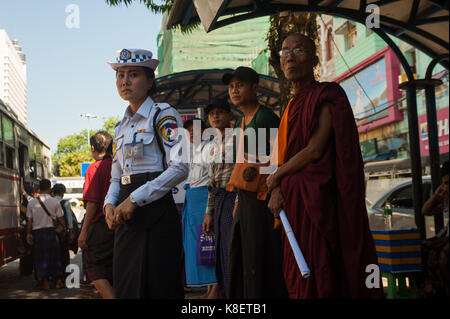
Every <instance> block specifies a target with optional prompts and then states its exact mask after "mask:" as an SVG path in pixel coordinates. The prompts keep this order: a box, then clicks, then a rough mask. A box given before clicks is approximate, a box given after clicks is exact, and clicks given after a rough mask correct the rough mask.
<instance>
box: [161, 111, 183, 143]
mask: <svg viewBox="0 0 450 319" xmlns="http://www.w3.org/2000/svg"><path fill="white" fill-rule="evenodd" d="M157 127H158V129H159V131H160V132H161V136H162V138H163V139H164V144H166V145H167V146H173V144H174V143H175V142H176V137H177V128H178V125H177V119H176V118H175V117H173V116H166V117H164V118H162V119H161V120H159V122H158V124H157Z"/></svg>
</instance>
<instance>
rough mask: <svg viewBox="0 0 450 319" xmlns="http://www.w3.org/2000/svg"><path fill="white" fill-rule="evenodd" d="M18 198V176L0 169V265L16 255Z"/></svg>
mask: <svg viewBox="0 0 450 319" xmlns="http://www.w3.org/2000/svg"><path fill="white" fill-rule="evenodd" d="M19 200H20V196H19V178H18V177H15V176H11V175H10V174H8V173H5V172H2V171H1V170H0V265H3V264H5V263H7V262H10V261H12V260H14V259H16V258H17V257H18V256H17V240H18V234H19V221H20V218H19V214H20V206H19V205H20V203H19Z"/></svg>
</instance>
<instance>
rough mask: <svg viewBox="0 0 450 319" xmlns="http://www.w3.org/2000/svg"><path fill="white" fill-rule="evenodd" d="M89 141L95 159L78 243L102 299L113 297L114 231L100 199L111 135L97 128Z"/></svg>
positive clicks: (86, 184)
mask: <svg viewBox="0 0 450 319" xmlns="http://www.w3.org/2000/svg"><path fill="white" fill-rule="evenodd" d="M90 143H91V152H92V157H93V158H94V159H95V163H92V164H91V165H90V166H89V167H88V169H87V171H86V176H85V181H84V188H83V201H84V203H85V206H86V215H85V217H84V222H83V227H82V229H81V232H80V236H79V238H78V245H79V247H80V248H81V249H83V258H85V264H86V273H87V277H88V279H89V280H90V281H91V282H92V283H93V284H94V286H95V288H97V290H98V291H99V292H100V293H101V295H102V297H103V298H104V299H113V298H114V290H113V287H112V277H113V276H112V267H113V248H114V231H112V230H110V229H109V228H108V226H107V224H106V221H105V215H104V213H103V202H104V200H105V196H106V193H107V192H108V188H109V184H110V180H111V165H112V158H111V155H112V137H111V135H110V134H108V133H107V132H104V131H100V132H97V133H96V134H95V135H93V136H92V137H91V139H90Z"/></svg>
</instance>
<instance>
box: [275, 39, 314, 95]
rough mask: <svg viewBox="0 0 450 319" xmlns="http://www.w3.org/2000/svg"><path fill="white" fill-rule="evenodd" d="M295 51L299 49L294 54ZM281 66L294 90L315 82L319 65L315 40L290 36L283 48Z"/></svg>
mask: <svg viewBox="0 0 450 319" xmlns="http://www.w3.org/2000/svg"><path fill="white" fill-rule="evenodd" d="M294 49H298V50H297V52H296V53H294V51H293V50H294ZM281 50H282V52H287V53H286V54H281V55H280V66H281V70H282V71H283V73H284V76H285V77H286V79H288V80H289V81H291V82H292V85H293V88H294V90H297V88H300V87H304V86H307V85H308V84H309V83H311V82H313V81H314V68H315V67H316V66H317V65H318V63H319V58H318V57H317V55H316V45H315V43H314V40H312V39H311V38H309V37H307V36H305V35H303V34H300V33H292V34H289V35H288V36H287V37H286V38H285V39H284V41H283V44H282V46H281Z"/></svg>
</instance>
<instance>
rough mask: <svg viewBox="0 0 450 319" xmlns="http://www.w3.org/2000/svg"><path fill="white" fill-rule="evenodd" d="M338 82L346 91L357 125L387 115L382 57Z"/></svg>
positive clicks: (386, 94)
mask: <svg viewBox="0 0 450 319" xmlns="http://www.w3.org/2000/svg"><path fill="white" fill-rule="evenodd" d="M339 84H340V85H341V86H342V87H343V89H344V90H345V93H347V97H348V99H349V101H350V105H351V106H352V109H353V114H354V116H355V120H356V124H357V125H358V126H359V125H363V124H368V123H370V122H373V121H375V120H379V119H381V118H384V117H387V116H388V115H389V110H388V109H386V108H387V106H388V91H387V80H386V62H385V59H384V58H382V59H380V60H378V61H376V62H375V63H373V64H371V65H369V66H368V67H366V68H364V69H363V70H361V71H359V72H357V73H355V74H354V75H353V76H350V77H348V78H346V79H345V80H343V81H341V82H339ZM369 98H370V99H369Z"/></svg>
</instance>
